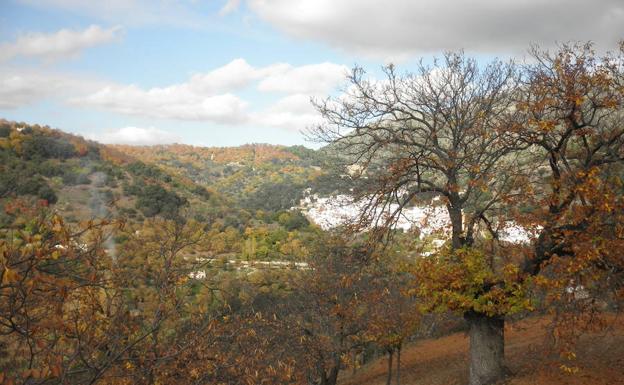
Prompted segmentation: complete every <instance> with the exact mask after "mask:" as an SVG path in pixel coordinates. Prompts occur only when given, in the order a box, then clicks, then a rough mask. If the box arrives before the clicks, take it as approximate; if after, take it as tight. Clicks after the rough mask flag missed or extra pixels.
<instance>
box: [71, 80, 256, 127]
mask: <svg viewBox="0 0 624 385" xmlns="http://www.w3.org/2000/svg"><path fill="white" fill-rule="evenodd" d="M193 88H194V87H193V84H190V83H184V84H179V85H173V86H169V87H165V88H151V89H148V90H144V89H141V88H139V87H137V86H135V85H129V86H107V87H105V88H103V89H101V90H99V91H97V92H96V93H94V94H91V95H88V96H86V97H84V98H74V99H71V100H70V102H71V103H72V104H76V105H83V106H94V107H100V108H103V109H107V110H111V111H114V112H119V113H122V114H127V115H137V116H144V117H151V118H164V119H178V120H197V121H211V122H215V123H223V124H235V123H241V122H242V121H244V120H245V116H246V115H245V109H246V107H247V103H246V102H245V101H244V100H242V99H241V98H239V97H238V96H236V95H233V94H230V93H226V94H221V95H207V94H202V93H197V92H195V90H194V89H193Z"/></svg>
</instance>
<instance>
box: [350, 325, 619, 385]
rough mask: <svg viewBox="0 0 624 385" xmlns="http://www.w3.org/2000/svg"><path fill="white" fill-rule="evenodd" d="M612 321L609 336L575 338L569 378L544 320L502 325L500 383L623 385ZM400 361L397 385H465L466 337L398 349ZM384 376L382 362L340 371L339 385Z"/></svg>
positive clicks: (379, 380) (371, 384) (374, 381)
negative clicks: (502, 374) (502, 376)
mask: <svg viewBox="0 0 624 385" xmlns="http://www.w3.org/2000/svg"><path fill="white" fill-rule="evenodd" d="M614 321H615V322H613V327H612V328H611V329H610V330H608V331H605V332H602V333H599V334H598V333H593V334H589V335H586V336H584V337H583V338H581V340H580V341H579V344H578V350H577V358H576V360H574V362H573V363H571V364H569V365H570V366H575V367H578V371H577V372H576V373H573V374H572V373H566V372H564V371H563V370H562V369H561V368H560V365H561V361H560V360H558V359H557V358H558V355H557V354H554V353H552V352H553V350H554V349H553V348H552V343H551V342H550V341H551V339H550V338H549V337H548V336H549V334H548V333H547V326H548V322H547V321H546V320H545V319H528V320H523V321H520V322H517V323H514V324H511V325H507V328H506V330H505V340H506V341H505V342H506V346H505V357H506V364H507V367H508V369H509V376H508V377H507V378H506V379H505V380H504V381H502V383H503V384H506V385H558V384H565V385H581V384H582V385H585V384H587V385H589V384H591V385H617V384H624V321H623V320H622V319H615V320H614ZM549 352H550V353H549ZM401 356H402V357H401V361H402V365H401V384H402V385H464V384H467V382H468V336H467V335H466V334H464V333H455V334H452V335H449V336H446V337H442V338H438V339H429V340H423V341H420V342H417V343H413V344H410V345H408V346H406V347H405V348H404V349H403V352H402V354H401ZM386 370H387V359H386V358H385V357H382V358H379V359H377V360H375V361H373V362H371V363H369V364H367V365H365V366H364V367H362V368H360V369H359V370H358V372H356V373H355V375H352V374H351V373H350V371H345V372H344V375H343V376H341V378H340V381H339V383H340V384H341V385H356V384H363V385H364V384H365V385H378V384H379V385H385V383H386ZM394 383H395V379H393V384H394Z"/></svg>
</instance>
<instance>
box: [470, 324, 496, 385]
mask: <svg viewBox="0 0 624 385" xmlns="http://www.w3.org/2000/svg"><path fill="white" fill-rule="evenodd" d="M465 318H466V320H467V321H468V323H469V324H470V380H469V384H470V385H488V384H493V383H495V382H496V381H498V380H500V379H501V378H502V377H503V375H504V372H505V369H504V360H505V335H504V330H505V320H504V318H503V317H489V316H487V315H485V314H483V313H477V312H469V313H466V315H465Z"/></svg>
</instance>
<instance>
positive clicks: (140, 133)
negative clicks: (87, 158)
mask: <svg viewBox="0 0 624 385" xmlns="http://www.w3.org/2000/svg"><path fill="white" fill-rule="evenodd" d="M87 137H88V138H89V139H91V140H96V141H98V142H101V143H105V144H131V145H137V146H140V145H143V146H151V145H155V144H169V143H180V142H182V138H181V137H180V136H178V135H175V134H173V133H171V132H168V131H164V130H159V129H157V128H154V127H149V128H140V127H123V128H119V129H115V130H110V131H108V132H105V133H103V134H99V135H97V134H93V135H88V136H87Z"/></svg>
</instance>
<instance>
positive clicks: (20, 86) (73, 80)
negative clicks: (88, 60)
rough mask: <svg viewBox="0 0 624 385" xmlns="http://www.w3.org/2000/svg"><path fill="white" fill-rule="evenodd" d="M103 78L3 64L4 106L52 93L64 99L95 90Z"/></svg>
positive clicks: (0, 95) (0, 103)
mask: <svg viewBox="0 0 624 385" xmlns="http://www.w3.org/2000/svg"><path fill="white" fill-rule="evenodd" d="M103 85H104V83H103V82H101V81H98V80H94V79H91V78H86V77H80V76H70V75H67V74H62V73H53V72H44V71H29V70H22V69H16V68H11V67H0V109H5V110H6V109H14V108H19V107H23V106H26V105H29V104H33V103H35V102H37V101H40V100H42V99H45V98H47V97H50V96H54V97H55V98H59V99H63V98H66V97H69V96H70V95H73V96H75V95H76V94H82V93H88V92H93V91H94V90H97V89H99V88H101V87H102V86H103Z"/></svg>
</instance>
